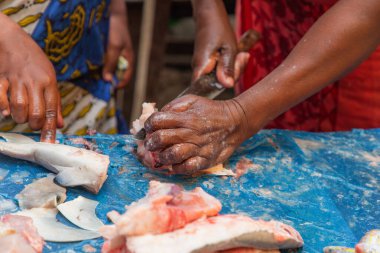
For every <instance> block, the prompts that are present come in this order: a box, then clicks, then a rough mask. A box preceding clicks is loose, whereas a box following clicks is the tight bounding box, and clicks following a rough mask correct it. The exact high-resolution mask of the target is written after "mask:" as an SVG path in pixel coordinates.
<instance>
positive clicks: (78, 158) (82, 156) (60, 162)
mask: <svg viewBox="0 0 380 253" xmlns="http://www.w3.org/2000/svg"><path fill="white" fill-rule="evenodd" d="M0 137H3V138H4V139H5V140H6V141H7V142H0V153H1V154H4V155H7V156H10V157H14V158H17V159H22V160H27V161H30V162H33V163H37V164H39V165H41V166H43V167H45V168H46V169H48V170H50V171H52V172H54V173H56V174H57V176H56V177H55V181H56V182H57V183H59V184H60V185H62V186H83V187H84V188H86V189H87V190H89V191H91V192H93V193H98V192H99V190H100V188H101V187H102V185H103V183H104V181H105V180H106V178H107V170H108V166H109V163H110V161H109V157H108V156H106V155H102V154H98V153H96V152H93V151H90V150H86V149H80V148H75V147H71V146H67V145H61V144H50V143H43V142H35V141H34V140H32V139H31V138H28V137H26V136H23V135H19V134H12V133H0Z"/></svg>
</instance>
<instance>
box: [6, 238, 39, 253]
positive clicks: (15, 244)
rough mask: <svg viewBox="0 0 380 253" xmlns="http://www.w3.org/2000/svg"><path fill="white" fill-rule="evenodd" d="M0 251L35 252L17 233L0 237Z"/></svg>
mask: <svg viewBox="0 0 380 253" xmlns="http://www.w3.org/2000/svg"><path fill="white" fill-rule="evenodd" d="M0 245H1V252H2V253H36V252H37V251H35V250H34V249H33V247H32V246H30V245H29V244H28V242H27V241H26V240H25V239H24V238H23V237H22V236H21V235H19V234H11V235H7V236H4V237H0Z"/></svg>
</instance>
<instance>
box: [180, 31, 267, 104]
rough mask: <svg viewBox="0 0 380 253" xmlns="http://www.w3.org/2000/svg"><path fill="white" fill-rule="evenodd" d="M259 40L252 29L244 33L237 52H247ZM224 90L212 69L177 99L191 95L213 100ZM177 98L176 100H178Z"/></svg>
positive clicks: (258, 35) (256, 33)
mask: <svg viewBox="0 0 380 253" xmlns="http://www.w3.org/2000/svg"><path fill="white" fill-rule="evenodd" d="M259 39H260V34H259V33H258V32H257V31H254V30H252V29H250V30H248V31H246V32H245V33H244V34H243V35H242V37H241V38H240V41H239V44H238V52H248V51H249V50H250V49H251V48H252V47H253V45H255V44H256V42H257V41H258V40H259ZM224 90H225V88H224V87H223V85H221V84H220V83H219V82H218V79H217V77H216V70H215V69H214V70H213V71H211V72H210V73H208V74H205V75H202V76H201V77H200V78H198V79H197V80H196V81H195V82H193V83H191V84H190V86H189V87H188V88H186V89H185V90H184V91H183V92H181V94H179V95H178V97H182V96H184V95H187V94H193V95H197V96H201V97H206V98H209V99H214V98H216V97H217V96H219V94H221V93H222V92H223V91H224ZM178 97H177V98H178Z"/></svg>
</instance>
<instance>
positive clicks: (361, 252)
mask: <svg viewBox="0 0 380 253" xmlns="http://www.w3.org/2000/svg"><path fill="white" fill-rule="evenodd" d="M355 252H356V253H380V230H379V229H374V230H371V231H369V232H368V233H366V234H365V235H364V236H363V238H362V239H360V242H359V243H358V244H356V246H355Z"/></svg>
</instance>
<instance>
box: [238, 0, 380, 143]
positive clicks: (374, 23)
mask: <svg viewBox="0 0 380 253" xmlns="http://www.w3.org/2000/svg"><path fill="white" fill-rule="evenodd" d="M379 23H380V2H379V1H378V0H367V1H360V2H359V1H355V0H346V1H340V2H338V3H337V4H336V5H335V6H334V7H332V8H331V9H330V10H329V11H328V12H326V13H325V14H324V15H323V16H322V17H321V18H320V19H319V20H318V21H317V22H316V23H315V24H314V25H313V26H312V28H311V29H310V30H309V31H308V32H307V33H306V35H305V36H304V37H303V38H302V39H301V40H300V42H299V43H298V45H297V46H296V47H295V48H294V49H293V51H292V52H291V53H290V54H289V56H288V57H287V58H286V59H285V61H284V62H283V63H282V64H281V65H280V66H279V67H277V68H276V69H275V70H274V71H273V72H272V73H270V74H269V75H268V76H267V77H265V78H264V79H263V80H261V81H260V82H259V83H257V84H256V85H255V86H253V87H252V88H251V89H249V90H248V91H246V92H244V93H243V94H241V95H240V96H238V97H237V98H236V101H237V102H238V103H239V104H240V105H241V107H242V108H243V110H244V112H245V114H246V118H247V121H248V122H247V123H248V128H249V130H248V131H247V137H248V136H250V135H252V134H254V133H255V132H256V131H258V130H259V129H260V128H262V127H263V126H265V124H267V123H268V122H269V121H270V120H272V119H274V118H276V117H277V116H278V115H280V114H281V113H283V112H284V111H286V110H288V109H289V108H291V107H292V106H294V105H296V104H297V103H299V102H301V101H303V100H305V99H306V98H308V97H309V96H311V95H312V94H314V93H316V92H317V91H319V90H320V89H322V88H323V87H325V86H326V85H328V84H330V83H332V82H334V81H335V80H337V79H338V78H339V77H341V76H342V75H344V74H346V73H347V72H348V71H350V70H351V69H353V68H354V67H355V66H357V65H358V64H359V63H360V62H361V61H362V60H364V59H365V58H366V57H368V55H369V54H370V53H371V52H372V51H374V50H375V49H376V47H377V46H378V44H379V43H380V29H379V25H378V24H379ZM248 71H249V70H248Z"/></svg>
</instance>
